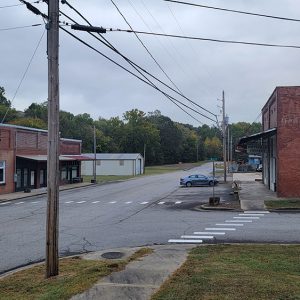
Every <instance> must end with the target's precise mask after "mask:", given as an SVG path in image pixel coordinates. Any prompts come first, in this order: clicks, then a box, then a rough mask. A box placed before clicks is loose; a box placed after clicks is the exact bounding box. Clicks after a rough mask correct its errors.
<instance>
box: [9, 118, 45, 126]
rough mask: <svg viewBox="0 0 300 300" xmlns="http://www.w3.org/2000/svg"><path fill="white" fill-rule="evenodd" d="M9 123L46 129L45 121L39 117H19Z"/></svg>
mask: <svg viewBox="0 0 300 300" xmlns="http://www.w3.org/2000/svg"><path fill="white" fill-rule="evenodd" d="M10 124H13V125H18V126H25V127H31V128H39V129H47V123H45V122H44V121H43V120H42V119H39V118H20V119H15V120H13V121H11V122H10Z"/></svg>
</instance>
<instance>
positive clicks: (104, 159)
mask: <svg viewBox="0 0 300 300" xmlns="http://www.w3.org/2000/svg"><path fill="white" fill-rule="evenodd" d="M84 156H88V157H90V158H91V159H93V160H91V161H82V163H81V174H82V175H93V164H94V158H95V155H94V154H93V153H87V154H84ZM143 173H144V158H143V156H142V155H141V154H139V153H97V154H96V175H133V176H135V175H140V174H143Z"/></svg>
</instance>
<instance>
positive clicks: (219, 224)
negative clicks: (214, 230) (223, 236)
mask: <svg viewBox="0 0 300 300" xmlns="http://www.w3.org/2000/svg"><path fill="white" fill-rule="evenodd" d="M216 225H217V226H244V224H221V223H217V224H216Z"/></svg>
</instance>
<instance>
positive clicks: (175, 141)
mask: <svg viewBox="0 0 300 300" xmlns="http://www.w3.org/2000/svg"><path fill="white" fill-rule="evenodd" d="M5 114H6V117H5V120H4V123H9V124H14V125H20V126H26V127H33V128H39V129H47V122H48V120H47V119H48V112H47V102H44V103H32V104H31V105H30V106H29V107H28V108H26V109H25V110H24V111H23V112H22V111H17V110H16V109H14V108H13V107H12V105H11V102H10V101H9V100H8V99H7V98H6V97H5V90H4V88H3V87H0V118H1V120H2V119H3V116H4V115H5ZM59 117H60V132H61V136H62V137H65V138H72V139H80V140H82V152H83V153H88V152H93V148H94V144H93V141H94V126H95V128H96V141H97V142H96V151H97V152H98V153H141V154H143V153H144V151H145V152H146V164H147V165H157V164H174V163H178V162H195V161H200V160H207V159H210V158H212V157H213V158H217V159H222V133H221V130H220V128H218V127H216V126H208V125H202V126H199V127H194V126H192V125H189V124H182V123H179V122H174V121H172V119H171V118H169V117H168V116H164V115H162V114H161V112H160V111H159V110H155V111H153V112H149V113H147V114H146V113H145V112H143V111H140V110H138V109H132V110H130V111H126V112H125V113H124V114H123V116H122V118H120V117H112V118H110V119H104V118H101V117H99V118H98V119H97V120H93V118H91V116H90V115H89V114H87V113H83V114H78V115H74V114H72V113H70V112H67V111H60V115H59ZM260 130H261V124H260V123H252V124H250V123H247V122H238V123H235V124H230V131H231V133H232V136H233V149H234V147H235V144H236V143H237V141H238V140H239V138H241V137H242V136H245V135H247V134H253V133H257V132H259V131H260Z"/></svg>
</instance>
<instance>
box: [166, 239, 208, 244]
mask: <svg viewBox="0 0 300 300" xmlns="http://www.w3.org/2000/svg"><path fill="white" fill-rule="evenodd" d="M168 242H169V243H176V244H201V243H202V242H203V241H202V240H183V239H182V240H179V239H178V240H168Z"/></svg>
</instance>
